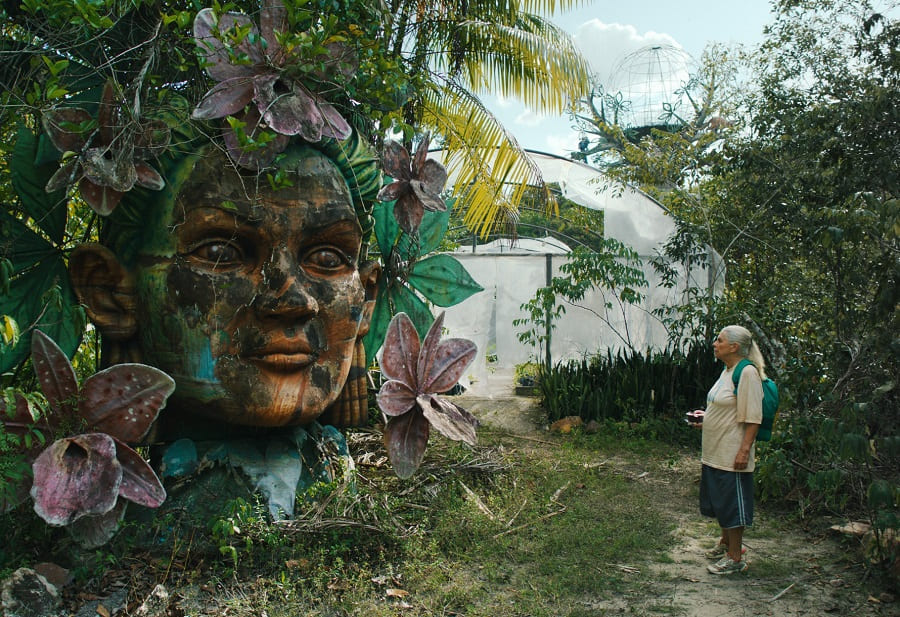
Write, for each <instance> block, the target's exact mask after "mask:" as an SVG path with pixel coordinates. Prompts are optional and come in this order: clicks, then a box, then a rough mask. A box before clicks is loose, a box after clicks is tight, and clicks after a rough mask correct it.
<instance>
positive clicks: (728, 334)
mask: <svg viewBox="0 0 900 617" xmlns="http://www.w3.org/2000/svg"><path fill="white" fill-rule="evenodd" d="M722 333H723V334H724V335H725V338H727V339H728V342H729V343H737V346H738V349H737V352H738V355H739V356H741V357H742V358H747V359H748V360H750V362H752V363H753V366H755V367H756V370H758V371H759V376H760V378H761V379H765V378H766V361H765V359H763V356H762V352H761V351H760V350H759V345H757V344H756V341H754V340H753V335H752V334H750V331H749V330H748V329H747V328H745V327H744V326H736V325H732V326H725V327H724V328H722Z"/></svg>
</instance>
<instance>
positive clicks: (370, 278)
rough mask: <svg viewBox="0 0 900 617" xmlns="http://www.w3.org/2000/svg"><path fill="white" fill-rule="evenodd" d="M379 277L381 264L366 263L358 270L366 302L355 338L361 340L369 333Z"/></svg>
mask: <svg viewBox="0 0 900 617" xmlns="http://www.w3.org/2000/svg"><path fill="white" fill-rule="evenodd" d="M379 276H381V264H379V263H378V262H377V261H367V262H366V263H364V264H363V265H362V266H360V268H359V278H360V281H361V282H362V285H363V289H365V290H366V302H365V305H364V306H363V317H362V321H361V322H360V323H359V332H358V333H357V336H358V337H360V338H362V337H364V336H365V335H366V334H368V333H369V326H370V325H371V323H372V313H374V312H375V298H376V295H377V293H378V277H379Z"/></svg>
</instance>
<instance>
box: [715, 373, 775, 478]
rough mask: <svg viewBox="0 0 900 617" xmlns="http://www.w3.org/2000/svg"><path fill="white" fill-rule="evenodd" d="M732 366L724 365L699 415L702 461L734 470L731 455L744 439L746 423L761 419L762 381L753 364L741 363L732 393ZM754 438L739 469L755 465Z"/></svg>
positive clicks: (748, 468) (759, 422)
mask: <svg viewBox="0 0 900 617" xmlns="http://www.w3.org/2000/svg"><path fill="white" fill-rule="evenodd" d="M732 372H733V370H732V369H729V368H726V369H725V370H724V371H722V374H721V375H719V379H718V381H716V383H715V384H714V385H713V387H712V388H711V389H710V391H709V394H707V395H706V413H705V414H704V416H703V449H702V452H703V454H702V456H701V461H702V463H703V464H704V465H709V466H710V467H715V468H716V469H722V470H725V471H737V470H736V469H735V468H734V457H735V456H736V455H737V452H738V450H739V449H740V447H741V442H742V441H743V440H744V427H745V423H746V424H761V423H762V398H763V392H762V382H761V381H760V379H759V371H757V370H756V367H755V366H752V365H751V366H746V367H744V370H743V372H742V373H741V380H740V382H739V383H738V391H737V396H735V395H734V382H733V381H732V380H731V374H732ZM755 459H756V442H754V444H753V445H752V446H751V447H750V461H749V462H748V463H747V468H746V469H741V470H740V471H743V472H750V471H753V470H754V468H755V467H756V461H755Z"/></svg>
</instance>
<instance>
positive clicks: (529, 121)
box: [513, 107, 545, 126]
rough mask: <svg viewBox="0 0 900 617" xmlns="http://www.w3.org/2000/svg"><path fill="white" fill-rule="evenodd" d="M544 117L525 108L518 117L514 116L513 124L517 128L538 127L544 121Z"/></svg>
mask: <svg viewBox="0 0 900 617" xmlns="http://www.w3.org/2000/svg"><path fill="white" fill-rule="evenodd" d="M544 118H545V116H542V115H541V114H536V113H534V112H533V111H531V110H530V109H528V108H527V107H526V108H525V109H524V110H522V112H521V113H519V115H517V116H516V119H515V120H513V123H514V124H516V125H517V126H539V125H540V124H541V123H542V122H543V121H544Z"/></svg>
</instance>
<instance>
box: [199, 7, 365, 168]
mask: <svg viewBox="0 0 900 617" xmlns="http://www.w3.org/2000/svg"><path fill="white" fill-rule="evenodd" d="M277 2H279V0H268V1H264V2H263V7H262V11H261V13H260V19H259V22H260V23H259V28H257V26H256V25H255V24H254V23H253V22H252V21H251V20H250V18H249V17H248V16H246V15H243V14H241V13H233V12H229V13H224V14H222V15H219V16H218V17H217V16H216V14H215V12H214V11H213V9H210V8H206V9H203V10H201V11H200V12H199V13H197V17H196V18H195V19H194V38H195V39H196V41H197V44H198V46H199V49H200V53H201V54H202V55H203V56H204V58H205V60H206V70H207V72H208V73H209V75H210V77H212V78H213V79H215V80H216V81H217V82H218V83H217V84H216V85H215V86H214V87H213V88H212V89H211V90H210V91H209V92H207V93H206V94H205V95H204V97H203V99H202V100H201V101H200V103H199V104H198V105H197V107H196V109H194V113H193V117H194V118H197V119H201V120H209V119H214V118H223V117H225V116H231V115H238V114H239V112H241V111H242V110H243V109H244V108H245V107H246V106H247V105H248V104H249V103H250V102H251V101H252V102H254V103H255V104H256V109H257V111H258V112H259V116H256V115H255V114H253V113H250V114H248V115H247V117H246V118H245V120H246V121H247V125H248V128H247V133H248V134H251V137H252V136H253V135H252V134H255V133H256V132H257V129H258V128H259V127H263V126H268V127H269V128H271V129H272V130H273V131H275V132H276V133H278V136H276V138H275V141H274V142H273V143H270V144H267V145H266V146H267V147H264V148H263V151H264V152H263V153H262V154H260V155H259V156H257V157H250V158H249V159H247V158H245V160H244V161H243V162H241V161H239V162H240V163H241V164H242V165H244V166H251V165H252V164H257V165H263V164H266V162H267V161H268V162H270V161H271V159H272V158H274V155H276V154H278V152H280V151H281V150H283V149H284V148H285V147H286V146H287V139H284V138H283V137H285V136H286V137H290V136H293V135H299V136H300V137H302V138H303V139H305V140H306V141H308V142H312V143H315V142H318V141H320V140H321V139H322V138H323V137H333V138H335V139H346V138H347V137H349V136H350V133H351V129H350V125H349V124H348V123H347V121H346V120H345V119H344V118H343V117H342V116H341V115H340V114H339V113H338V111H337V110H336V109H335V108H334V106H333V105H331V104H330V103H328V102H327V101H325V99H324V98H322V97H321V95H319V94H317V93H314V92H312V91H311V90H310V89H309V88H307V87H306V86H305V85H304V84H303V83H302V82H301V81H300V79H299V76H300V75H304V74H305V75H307V76H308V77H310V78H312V79H314V80H319V81H323V82H324V81H326V80H328V79H329V76H330V75H333V74H334V73H335V72H339V73H341V74H342V75H343V76H344V77H349V76H350V75H352V74H353V73H354V72H355V71H356V68H357V65H358V62H357V60H356V57H355V54H353V53H352V52H351V51H350V50H349V48H347V47H346V46H345V45H343V44H342V43H340V42H330V43H327V44H325V45H324V48H325V49H326V53H324V54H321V55H319V56H318V57H315V58H302V57H300V56H299V55H298V54H297V52H296V51H295V48H293V47H292V48H290V49H289V48H286V47H285V46H284V45H282V43H281V41H280V40H279V37H280V36H285V35H286V33H287V32H288V29H289V25H288V19H287V12H286V10H285V8H284V6H283V5H281V4H278V5H276V4H275V3H277ZM276 33H277V34H276ZM305 64H309V65H310V66H312V65H313V64H315V65H318V66H319V67H320V68H318V69H311V70H306V71H304V70H303V67H304V65H305ZM229 150H230V151H231V152H232V153H233V154H234V153H235V151H234V149H233V148H229ZM234 158H235V159H236V160H237V157H234Z"/></svg>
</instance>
